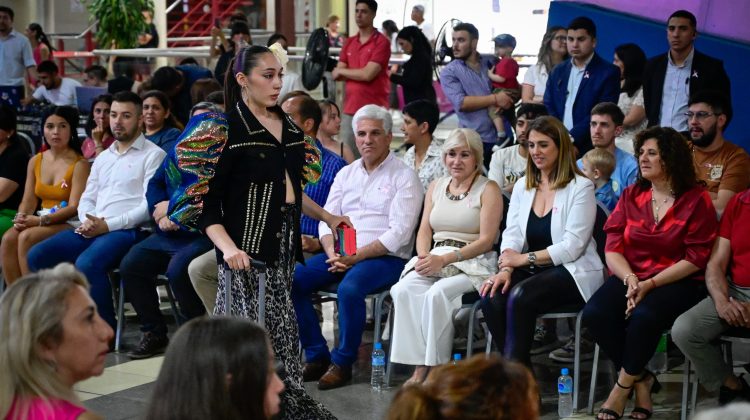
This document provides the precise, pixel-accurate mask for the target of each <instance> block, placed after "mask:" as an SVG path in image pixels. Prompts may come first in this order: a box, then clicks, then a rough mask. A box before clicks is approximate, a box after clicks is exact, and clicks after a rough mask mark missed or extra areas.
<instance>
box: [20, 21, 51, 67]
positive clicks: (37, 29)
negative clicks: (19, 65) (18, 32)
mask: <svg viewBox="0 0 750 420" xmlns="http://www.w3.org/2000/svg"><path fill="white" fill-rule="evenodd" d="M26 37H28V38H29V41H30V42H31V53H32V55H33V56H34V61H35V62H36V64H37V65H38V64H39V63H41V62H42V61H47V60H49V59H51V58H52V50H53V49H54V48H52V43H51V42H50V41H49V38H47V34H45V33H44V29H42V25H40V24H38V23H30V24H29V26H28V27H27V28H26Z"/></svg>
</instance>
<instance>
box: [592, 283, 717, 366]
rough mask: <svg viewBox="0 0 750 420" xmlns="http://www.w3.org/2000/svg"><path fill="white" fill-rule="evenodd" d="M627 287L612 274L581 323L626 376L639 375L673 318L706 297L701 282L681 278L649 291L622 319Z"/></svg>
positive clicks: (625, 306) (594, 298)
mask: <svg viewBox="0 0 750 420" xmlns="http://www.w3.org/2000/svg"><path fill="white" fill-rule="evenodd" d="M626 292H627V287H626V286H625V285H623V284H622V280H620V279H619V278H617V277H615V276H612V277H610V278H609V279H607V281H605V282H604V284H603V285H602V287H600V288H599V290H597V291H596V293H594V295H593V296H592V297H591V299H589V301H588V303H587V304H586V307H585V308H584V309H583V324H584V325H586V326H587V327H588V329H589V332H590V333H591V335H592V336H593V337H594V340H595V341H596V342H597V343H598V344H599V346H600V347H601V348H602V350H603V351H604V353H606V354H607V356H608V357H609V359H610V360H612V362H613V363H614V364H615V368H616V369H617V370H618V371H619V370H620V368H624V369H625V372H626V373H627V374H628V375H634V376H637V375H640V374H641V373H642V372H643V368H644V367H645V366H646V364H647V363H648V361H649V359H651V356H653V354H654V351H656V346H657V345H658V344H659V338H661V335H662V333H663V332H664V331H666V330H668V329H670V328H672V324H673V323H674V321H675V319H677V317H678V316H680V315H681V314H682V313H683V312H685V311H687V310H688V309H690V308H692V307H693V306H695V305H696V304H697V303H698V302H700V301H701V300H702V299H703V298H704V297H706V288H705V284H704V283H703V282H700V281H696V280H691V279H685V280H680V281H677V282H674V283H670V284H667V285H665V286H661V287H657V288H656V289H653V290H651V291H650V292H649V293H648V294H647V295H646V296H645V297H644V298H643V300H641V302H640V303H639V304H638V306H636V307H635V309H634V310H633V312H632V314H631V315H630V318H628V319H625V309H626V308H627V299H626V298H625V293H626Z"/></svg>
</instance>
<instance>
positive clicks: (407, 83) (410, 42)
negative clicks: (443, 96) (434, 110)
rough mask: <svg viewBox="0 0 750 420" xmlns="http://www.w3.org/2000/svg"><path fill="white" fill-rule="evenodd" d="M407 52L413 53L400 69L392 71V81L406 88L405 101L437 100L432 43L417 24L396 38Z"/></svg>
mask: <svg viewBox="0 0 750 420" xmlns="http://www.w3.org/2000/svg"><path fill="white" fill-rule="evenodd" d="M396 40H397V42H398V45H399V46H400V47H401V49H402V50H403V51H404V53H405V54H409V55H411V57H409V60H408V61H407V62H406V63H404V64H403V65H401V68H400V69H399V71H397V72H395V73H391V82H393V83H396V84H397V85H401V86H403V88H404V103H405V104H408V103H409V102H412V101H415V100H417V99H427V100H428V101H432V102H435V101H436V99H435V89H434V88H433V87H432V70H433V67H432V45H430V41H428V40H427V38H426V37H425V36H424V34H423V33H422V30H421V29H419V28H418V27H416V26H407V27H405V28H404V29H402V30H401V31H399V33H398V36H397V38H396Z"/></svg>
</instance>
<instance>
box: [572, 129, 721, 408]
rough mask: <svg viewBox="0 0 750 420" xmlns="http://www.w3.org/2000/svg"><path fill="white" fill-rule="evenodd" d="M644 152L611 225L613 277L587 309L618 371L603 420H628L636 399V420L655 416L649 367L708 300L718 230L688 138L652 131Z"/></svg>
mask: <svg viewBox="0 0 750 420" xmlns="http://www.w3.org/2000/svg"><path fill="white" fill-rule="evenodd" d="M636 150H637V151H638V167H639V171H638V181H636V183H635V184H634V185H631V186H630V187H628V188H626V189H625V190H624V191H623V193H622V195H621V196H620V200H619V201H618V203H617V207H615V210H614V211H613V212H612V214H611V215H610V216H609V218H608V219H607V224H606V225H604V231H605V232H607V244H606V247H605V254H606V259H607V266H608V267H609V272H610V273H611V274H612V275H611V276H610V278H609V279H608V280H607V281H605V282H604V285H602V287H600V288H599V290H597V292H596V293H595V294H594V296H592V297H591V300H589V302H588V303H587V304H586V307H585V308H584V309H583V323H584V325H587V326H588V327H589V332H590V333H591V335H592V336H593V337H594V340H595V341H596V342H597V343H598V344H599V346H601V348H602V350H603V351H604V353H606V354H607V356H609V359H610V360H612V362H613V363H614V364H615V368H616V369H617V372H618V374H617V380H616V381H615V386H614V387H612V391H611V392H610V393H609V397H608V398H607V401H605V402H604V404H603V405H602V408H601V409H600V410H599V414H598V415H597V419H600V420H610V419H619V418H621V417H622V415H623V412H624V410H625V405H626V404H627V400H628V398H629V395H630V394H631V393H633V392H634V393H635V408H634V409H633V411H632V413H631V414H630V418H633V419H648V418H650V417H651V415H652V414H653V412H652V410H653V401H652V400H651V393H652V392H658V391H659V389H660V387H661V386H660V385H659V381H657V380H656V376H654V374H653V373H652V372H650V371H648V370H647V369H646V364H647V363H648V361H649V359H651V356H652V355H653V354H654V351H655V350H656V346H657V344H658V343H659V339H660V337H661V335H662V333H663V332H664V331H665V330H667V329H669V328H671V327H672V324H673V323H674V321H675V319H677V317H678V316H680V315H681V314H682V313H683V312H685V311H687V310H688V309H690V308H692V307H693V306H694V305H695V304H697V303H698V302H700V300H701V299H703V298H704V297H705V296H706V285H705V281H704V280H705V278H704V274H703V273H704V270H705V268H706V265H707V263H708V259H709V257H710V255H711V248H712V247H713V244H714V239H715V238H716V230H717V227H718V222H717V220H716V210H714V206H713V204H712V203H711V197H710V196H709V195H708V192H707V191H706V190H705V189H704V187H703V186H702V185H700V184H699V183H698V178H697V176H696V174H695V169H694V167H693V157H692V153H691V152H690V146H689V145H688V143H687V142H686V141H685V138H684V137H683V136H682V135H680V133H678V132H677V131H675V130H674V129H672V128H662V127H651V128H649V129H647V130H644V131H641V132H640V133H638V135H636ZM625 244H627V245H625Z"/></svg>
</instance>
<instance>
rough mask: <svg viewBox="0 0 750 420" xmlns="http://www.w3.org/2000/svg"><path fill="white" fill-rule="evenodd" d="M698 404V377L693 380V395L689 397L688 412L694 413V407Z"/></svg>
mask: <svg viewBox="0 0 750 420" xmlns="http://www.w3.org/2000/svg"><path fill="white" fill-rule="evenodd" d="M697 402H698V375H695V378H694V379H693V395H692V396H691V397H690V412H691V413H695V405H696V403H697Z"/></svg>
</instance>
